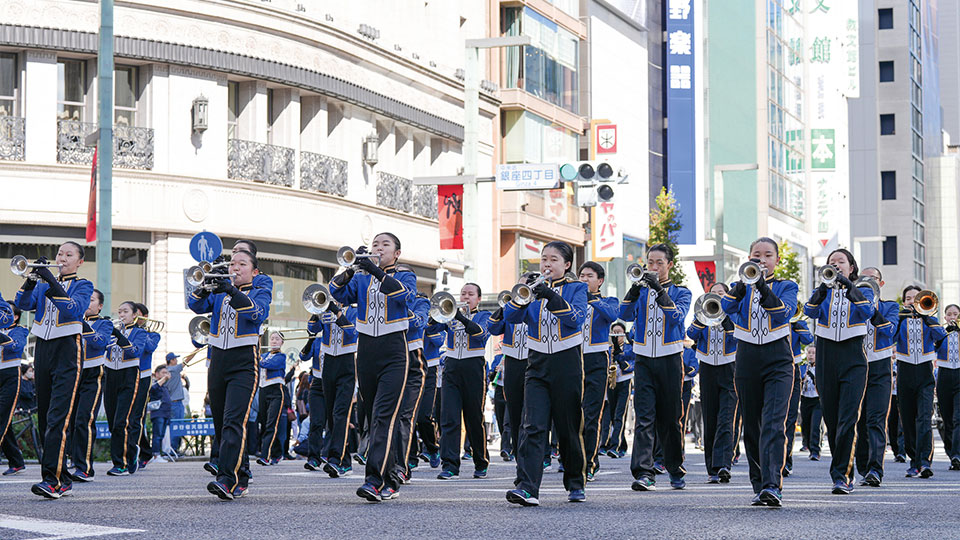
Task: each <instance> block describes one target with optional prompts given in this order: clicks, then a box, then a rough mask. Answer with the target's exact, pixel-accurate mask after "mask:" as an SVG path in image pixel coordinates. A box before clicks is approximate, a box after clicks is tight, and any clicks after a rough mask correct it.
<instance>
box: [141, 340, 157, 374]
mask: <svg viewBox="0 0 960 540" xmlns="http://www.w3.org/2000/svg"><path fill="white" fill-rule="evenodd" d="M158 345H160V334H158V333H156V332H147V338H146V340H145V343H144V345H143V350H142V351H140V378H141V379H142V378H144V377H149V376H150V371H151V369H150V368H152V367H153V353H154V352H156V350H157V346H158Z"/></svg>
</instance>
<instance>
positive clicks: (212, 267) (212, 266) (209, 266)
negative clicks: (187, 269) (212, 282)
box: [197, 261, 230, 274]
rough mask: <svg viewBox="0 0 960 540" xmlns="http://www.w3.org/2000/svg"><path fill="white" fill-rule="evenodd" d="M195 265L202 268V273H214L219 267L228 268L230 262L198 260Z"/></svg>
mask: <svg viewBox="0 0 960 540" xmlns="http://www.w3.org/2000/svg"><path fill="white" fill-rule="evenodd" d="M197 266H199V267H200V268H201V269H203V271H204V273H206V274H211V273H214V272H215V271H217V270H219V269H221V268H229V267H230V263H229V262H226V261H224V262H220V263H212V262H209V261H200V264H198V265H197Z"/></svg>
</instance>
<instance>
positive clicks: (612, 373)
mask: <svg viewBox="0 0 960 540" xmlns="http://www.w3.org/2000/svg"><path fill="white" fill-rule="evenodd" d="M616 387H617V363H616V362H613V363H611V364H610V365H609V366H607V388H609V389H610V390H613V389H614V388H616Z"/></svg>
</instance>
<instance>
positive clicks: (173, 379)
mask: <svg viewBox="0 0 960 540" xmlns="http://www.w3.org/2000/svg"><path fill="white" fill-rule="evenodd" d="M179 358H180V357H179V356H177V355H176V354H174V353H167V371H168V372H170V380H169V381H167V383H166V384H165V385H164V386H166V387H167V390H168V391H169V392H170V420H182V419H183V418H184V414H186V411H185V409H184V401H185V400H186V399H187V393H186V392H185V391H184V389H183V379H181V376H182V372H183V364H181V363H180V362H179V361H178V359H179ZM170 446H171V447H172V448H173V449H174V451H176V452H179V451H180V437H170Z"/></svg>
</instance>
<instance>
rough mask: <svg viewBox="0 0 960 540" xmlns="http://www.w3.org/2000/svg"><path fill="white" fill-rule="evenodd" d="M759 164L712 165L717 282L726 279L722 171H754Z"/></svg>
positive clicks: (714, 248)
mask: <svg viewBox="0 0 960 540" xmlns="http://www.w3.org/2000/svg"><path fill="white" fill-rule="evenodd" d="M759 168H760V166H759V165H758V164H756V163H737V164H732V165H714V166H713V189H712V190H711V191H712V193H711V195H712V196H713V219H714V231H715V232H714V238H713V254H714V257H715V258H716V261H717V283H721V282H724V281H726V275H725V268H724V260H725V255H724V254H725V250H724V246H725V244H726V240H725V239H724V232H723V173H725V172H731V171H755V170H757V169H759Z"/></svg>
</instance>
